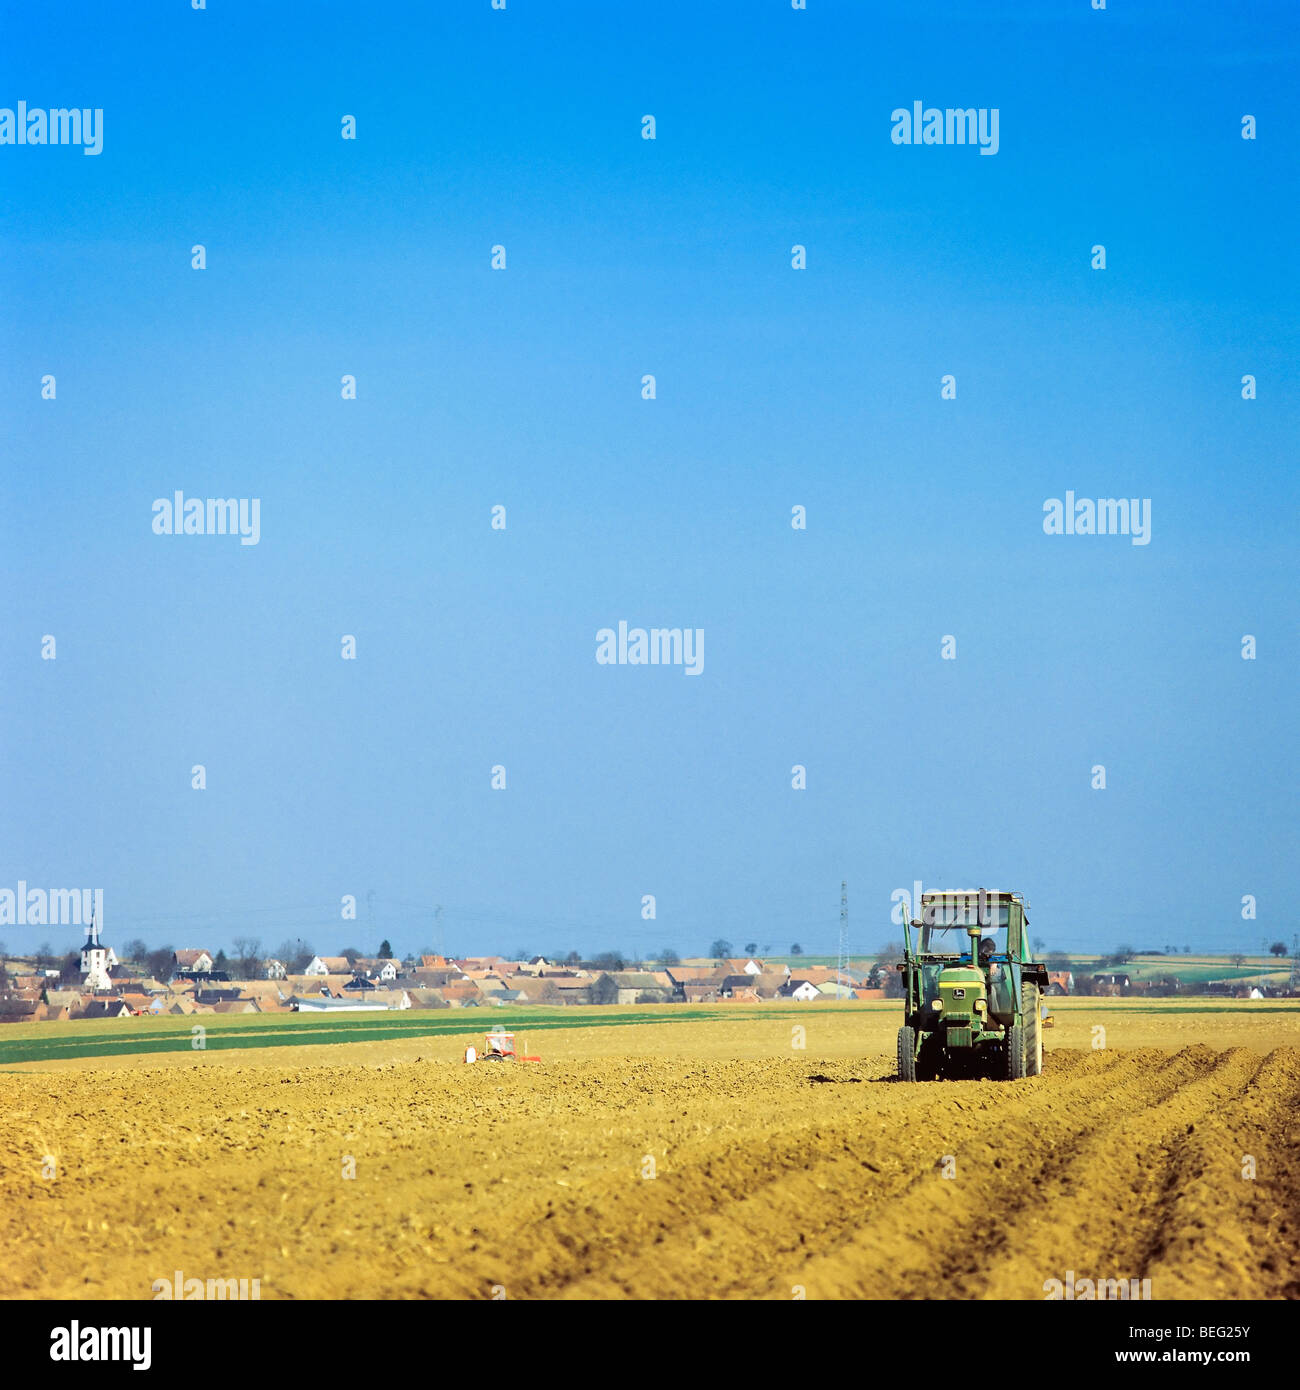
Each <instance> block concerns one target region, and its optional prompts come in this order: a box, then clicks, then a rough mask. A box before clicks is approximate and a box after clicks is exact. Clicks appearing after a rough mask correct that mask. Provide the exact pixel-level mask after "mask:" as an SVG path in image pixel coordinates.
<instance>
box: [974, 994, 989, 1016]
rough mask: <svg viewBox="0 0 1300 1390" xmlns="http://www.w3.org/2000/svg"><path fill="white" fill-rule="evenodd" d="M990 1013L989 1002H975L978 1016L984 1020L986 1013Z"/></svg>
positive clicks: (982, 1000)
mask: <svg viewBox="0 0 1300 1390" xmlns="http://www.w3.org/2000/svg"><path fill="white" fill-rule="evenodd" d="M988 1011H989V1006H988V1001H987V1000H984V999H977V1000H976V1001H975V1012H976V1013H977V1014H979V1016H980V1017H981V1018H983V1016H984V1015H985V1014H986V1013H988Z"/></svg>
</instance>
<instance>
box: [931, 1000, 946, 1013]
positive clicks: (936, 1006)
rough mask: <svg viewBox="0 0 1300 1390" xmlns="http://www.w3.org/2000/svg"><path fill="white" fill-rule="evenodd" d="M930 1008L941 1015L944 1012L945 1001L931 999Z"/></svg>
mask: <svg viewBox="0 0 1300 1390" xmlns="http://www.w3.org/2000/svg"><path fill="white" fill-rule="evenodd" d="M930 1007H931V1008H932V1009H933V1010H934V1011H935V1013H937V1014H941V1013H942V1012H943V1000H942V999H931V1000H930Z"/></svg>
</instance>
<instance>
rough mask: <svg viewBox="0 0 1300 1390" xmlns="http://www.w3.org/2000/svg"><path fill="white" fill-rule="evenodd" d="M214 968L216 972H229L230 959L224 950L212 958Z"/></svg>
mask: <svg viewBox="0 0 1300 1390" xmlns="http://www.w3.org/2000/svg"><path fill="white" fill-rule="evenodd" d="M212 968H213V969H214V970H226V971H229V969H230V957H229V956H228V955H227V954H226V953H225V951H224V950H221V951H218V952H217V954H216V955H215V956H213V957H212Z"/></svg>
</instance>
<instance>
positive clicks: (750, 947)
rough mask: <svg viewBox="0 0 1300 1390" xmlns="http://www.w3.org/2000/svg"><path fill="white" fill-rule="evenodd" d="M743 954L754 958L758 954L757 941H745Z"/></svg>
mask: <svg viewBox="0 0 1300 1390" xmlns="http://www.w3.org/2000/svg"><path fill="white" fill-rule="evenodd" d="M745 954H746V955H747V956H754V955H757V954H758V942H757V941H746V942H745Z"/></svg>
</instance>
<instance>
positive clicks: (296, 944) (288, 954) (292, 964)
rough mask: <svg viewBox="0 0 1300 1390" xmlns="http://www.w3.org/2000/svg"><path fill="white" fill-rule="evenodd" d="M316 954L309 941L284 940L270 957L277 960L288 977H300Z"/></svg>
mask: <svg viewBox="0 0 1300 1390" xmlns="http://www.w3.org/2000/svg"><path fill="white" fill-rule="evenodd" d="M315 956H316V952H315V950H314V949H313V948H312V944H311V942H310V941H304V940H303V939H302V937H300V936H298V937H292V938H286V939H285V940H284V941H282V942H280V944H279V945H278V946H277V947H276V948H275V954H274V956H273V957H272V959H274V960H278V961H279V962H280V963H281V964H282V965H283V966H284V968H285V969H286V970H287V971H288V972H289V974H290V975H301V974H302V972H303V971H304V970H306V968H307V967H308V966H309V965H310V964H311V963H312V961H313V959H315Z"/></svg>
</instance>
